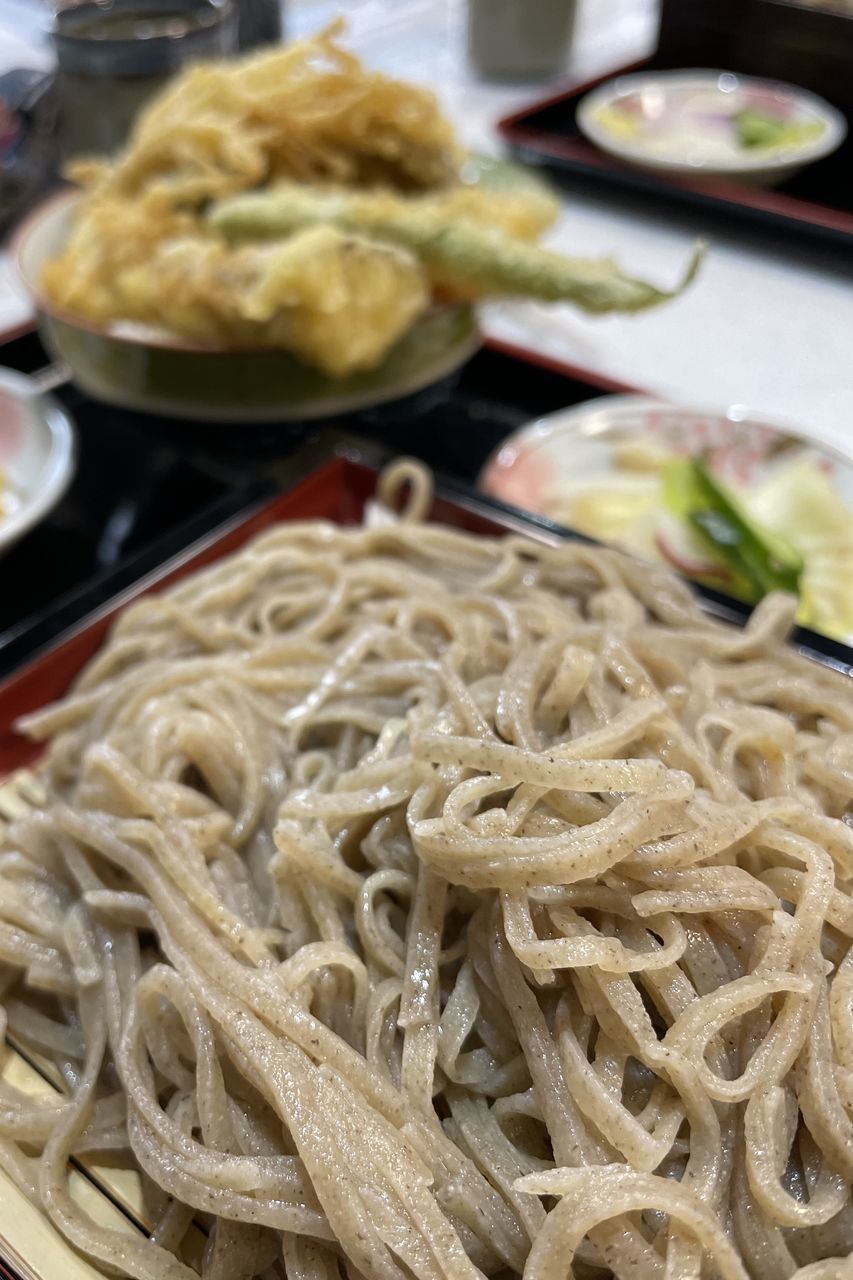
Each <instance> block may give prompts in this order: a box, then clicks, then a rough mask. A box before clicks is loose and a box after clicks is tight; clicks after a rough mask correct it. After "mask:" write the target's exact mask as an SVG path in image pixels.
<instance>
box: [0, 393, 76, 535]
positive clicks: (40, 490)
mask: <svg viewBox="0 0 853 1280" xmlns="http://www.w3.org/2000/svg"><path fill="white" fill-rule="evenodd" d="M0 471H2V476H3V481H2V486H0V551H5V550H6V549H7V548H8V547H10V546H11V545H12V543H14V542H17V540H18V538H20V537H21V536H22V535H23V534H24V533H26V532H27V530H28V529H31V528H32V527H33V525H35V524H38V522H39V521H40V520H43V519H44V517H45V516H46V515H47V514H48V512H49V511H51V510H52V508H53V507H55V506H56V504H57V502H58V501H59V499H60V498H61V497H62V495H63V493H64V492H65V490H66V488H67V486H68V482H69V480H70V479H71V476H72V475H73V472H74V429H73V427H72V425H71V421H70V419H69V418H68V416H67V414H66V413H65V411H64V410H63V409H62V408H60V406H59V404H58V403H57V401H55V400H54V399H53V398H52V397H51V396H49V395H44V394H42V393H41V392H40V391H39V390H38V387H37V386H36V384H35V382H34V381H33V380H32V379H31V378H27V377H25V376H24V375H23V374H20V373H15V372H13V371H12V370H11V369H0Z"/></svg>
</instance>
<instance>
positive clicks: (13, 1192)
mask: <svg viewBox="0 0 853 1280" xmlns="http://www.w3.org/2000/svg"><path fill="white" fill-rule="evenodd" d="M377 476H378V469H377V467H375V466H373V465H370V464H369V463H367V462H365V461H363V460H361V459H359V458H353V457H347V456H340V457H336V458H333V459H332V460H331V461H329V462H326V463H325V464H324V465H322V466H321V467H319V468H318V469H317V470H315V471H312V472H311V473H310V474H309V475H308V476H307V477H306V478H305V479H304V480H302V481H301V482H299V483H297V484H296V485H295V486H294V487H293V488H292V489H290V490H288V491H287V492H286V493H283V494H281V495H279V496H278V497H276V498H274V499H273V500H272V501H270V502H267V503H266V504H265V505H264V506H262V507H259V508H257V509H254V510H252V511H250V512H248V513H247V514H245V515H244V516H242V517H240V518H239V519H238V520H236V521H233V522H232V523H231V524H230V525H229V526H227V527H226V528H224V529H220V530H219V531H218V532H216V533H214V534H211V535H209V536H208V537H207V538H206V539H205V540H203V541H202V542H201V543H196V544H195V545H194V546H192V547H190V548H188V549H187V550H185V551H184V552H182V553H181V554H180V555H179V556H177V557H175V558H174V559H172V560H170V561H168V562H167V563H166V564H164V565H163V566H162V567H161V569H159V570H158V571H157V572H155V573H153V574H150V575H149V576H148V577H147V578H144V579H142V580H141V581H140V582H138V583H137V584H136V585H135V586H134V587H132V588H130V589H129V590H128V591H126V592H124V593H123V594H122V595H121V596H120V597H118V598H117V599H115V600H113V601H112V602H110V603H109V604H107V605H106V606H104V608H103V609H101V610H100V611H99V612H98V613H97V614H95V615H94V616H90V617H89V618H88V619H86V620H85V621H84V622H83V623H82V624H81V626H80V627H79V628H78V629H77V630H75V631H74V632H72V633H71V634H68V635H66V636H65V637H64V638H62V639H60V640H59V641H58V642H57V643H55V644H54V645H53V646H52V647H51V648H50V649H48V650H46V651H45V652H44V653H43V654H42V655H41V656H39V657H37V658H36V659H34V660H33V661H32V662H30V663H29V664H28V665H26V666H24V667H23V668H21V669H20V670H19V671H18V672H17V673H16V674H15V675H13V676H11V677H9V678H8V679H7V680H5V681H4V682H3V683H2V685H0V776H2V775H5V774H8V773H13V772H14V773H15V775H16V777H17V778H19V779H20V778H22V777H24V776H26V772H27V771H26V769H25V766H26V765H28V764H30V763H32V762H33V760H34V759H35V758H36V756H37V755H38V754H39V751H40V750H41V748H40V747H39V746H38V745H34V744H33V743H31V742H29V741H28V740H27V739H26V738H24V737H23V736H22V735H20V734H18V733H17V732H16V731H15V727H14V725H15V721H16V719H17V717H18V716H21V715H23V714H25V713H27V712H30V711H34V710H36V709H37V708H39V707H41V706H43V705H44V704H45V703H48V702H50V701H52V700H53V699H56V698H59V697H61V696H62V695H63V694H64V693H65V692H66V691H67V690H68V688H69V686H70V685H71V684H72V682H73V681H74V679H75V677H76V676H77V675H78V674H79V673H80V671H81V670H82V668H83V667H84V666H85V664H86V663H87V662H88V660H89V659H90V658H91V657H92V656H93V655H94V654H95V653H96V651H97V650H98V648H99V646H100V645H101V644H102V642H103V640H104V638H105V636H106V634H107V632H108V631H109V628H110V626H111V624H112V622H113V620H114V619H115V617H116V615H117V614H118V613H119V612H120V611H121V609H123V608H124V607H125V606H126V605H127V604H128V603H130V601H132V600H135V599H138V598H139V597H140V596H142V595H144V594H146V593H149V592H157V591H160V590H162V589H163V588H165V587H167V586H169V585H170V584H172V583H174V582H177V581H178V580H179V579H181V578H183V577H186V576H187V575H188V574H190V573H192V572H194V571H195V570H196V569H200V568H202V567H203V566H205V565H209V564H212V563H213V562H214V561H216V560H218V559H220V558H221V557H223V556H225V555H228V554H229V553H231V552H233V551H236V550H238V549H239V548H240V547H242V546H243V545H244V544H245V543H246V542H248V541H249V540H250V539H251V538H253V537H255V536H256V535H257V534H259V533H261V532H262V531H263V530H264V529H267V528H270V527H271V526H273V525H275V524H277V523H280V522H282V521H287V520H306V519H324V520H331V521H334V522H335V523H338V524H342V525H353V524H357V523H359V522H361V520H362V517H363V515H364V510H365V505H366V503H367V501H368V500H369V499H370V497H371V496H372V495H373V493H374V491H375V488H376V481H377ZM430 518H431V519H434V520H437V521H441V522H442V523H444V524H448V525H452V526H454V527H456V528H461V529H465V530H468V531H469V532H472V533H482V534H492V535H495V534H502V533H509V532H515V533H525V534H527V535H528V536H532V537H534V538H537V539H539V540H541V541H546V542H550V543H554V542H559V541H561V540H562V539H563V538H565V537H567V536H578V535H572V534H571V531H569V530H564V529H561V528H559V526H557V525H554V524H552V523H551V522H549V521H547V520H544V519H542V518H540V517H536V516H531V515H526V514H525V513H523V512H520V511H516V510H515V509H513V508H511V507H506V506H504V505H503V504H501V503H498V502H494V501H493V500H491V499H486V498H481V497H479V496H477V495H475V494H472V493H471V492H470V491H468V490H466V489H464V488H462V487H458V488H457V487H456V486H454V485H449V484H448V485H444V486H441V487H440V489H439V492H438V495H437V496H436V499H435V501H434V503H433V508H432V511H431V513H430ZM699 594H700V595H702V596H704V599H705V603H706V605H707V607H708V609H709V611H711V612H714V613H716V614H717V615H718V616H721V617H725V618H727V619H729V620H730V621H732V622H734V623H736V624H737V623H738V622H741V621H742V620H743V616H744V612H745V610H744V608H743V606H738V605H737V604H735V603H734V602H732V601H727V600H726V599H725V598H724V597H719V596H715V595H713V594H711V593H704V592H701V591H700V592H699ZM795 643H796V644H797V647H799V648H800V649H801V650H803V651H804V652H806V653H808V654H810V656H812V657H816V658H818V659H820V660H822V661H828V662H830V663H832V664H833V665H836V666H844V667H846V668H848V669H849V668H850V667H851V665H853V652H851V651H850V650H847V649H845V648H844V646H842V645H838V644H836V643H835V642H834V641H829V640H825V639H823V638H822V637H818V636H813V635H811V634H810V633H807V632H800V633H798V634H797V636H795ZM19 770H20V771H21V772H20V773H18V772H17V771H19ZM8 785H9V786H11V785H12V783H9V784H8ZM10 1064H11V1067H12V1068H13V1069H14V1070H16V1071H17V1072H18V1076H17V1077H16V1080H17V1082H18V1087H24V1088H25V1089H27V1090H29V1091H33V1090H34V1091H40V1092H41V1093H43V1094H45V1096H47V1097H48V1098H49V1097H51V1096H53V1094H52V1089H51V1085H50V1084H49V1083H48V1082H47V1081H46V1077H44V1076H41V1077H40V1076H39V1074H38V1072H37V1070H36V1071H34V1070H33V1064H32V1063H30V1062H28V1060H27V1059H25V1058H23V1057H21V1056H20V1054H17V1053H16V1052H15V1048H14V1046H12V1047H11V1048H10V1050H9V1052H8V1053H7V1056H6V1069H7V1070H8V1068H9V1066H10ZM55 1087H56V1086H55V1085H54V1086H53V1088H54V1089H55ZM126 1173H127V1171H125V1174H126ZM77 1175H78V1188H77V1190H78V1194H79V1195H83V1196H85V1197H86V1207H87V1212H89V1213H92V1214H96V1215H107V1220H108V1225H110V1226H111V1227H113V1228H117V1229H121V1230H124V1231H127V1232H130V1233H131V1234H133V1233H134V1232H136V1231H146V1230H147V1226H146V1223H145V1221H144V1217H143V1212H144V1210H143V1208H142V1202H141V1196H140V1194H139V1190H138V1187H137V1186H136V1183H135V1182H133V1176H132V1175H131V1182H130V1183H129V1182H128V1180H127V1177H125V1178H124V1180H123V1181H121V1182H120V1183H119V1182H117V1181H116V1177H117V1175H116V1173H115V1171H114V1170H112V1169H110V1168H109V1167H100V1166H95V1165H92V1164H91V1163H89V1164H84V1165H81V1166H80V1167H79V1168H78V1170H77ZM110 1215H111V1216H110ZM202 1244H203V1241H202ZM3 1255H5V1257H4V1256H3ZM12 1259H15V1261H12ZM99 1274H100V1273H99V1272H97V1271H96V1270H95V1269H94V1268H92V1267H91V1266H89V1265H88V1264H86V1263H85V1262H83V1261H82V1259H80V1258H79V1257H78V1256H77V1255H75V1254H73V1253H72V1252H71V1251H70V1249H69V1248H68V1246H67V1245H65V1243H64V1242H63V1241H61V1239H60V1238H59V1237H58V1236H56V1235H55V1234H54V1232H53V1228H52V1227H50V1226H49V1224H47V1223H46V1222H45V1221H44V1219H43V1218H42V1217H41V1215H40V1213H39V1212H38V1210H36V1209H35V1208H34V1207H33V1206H32V1205H30V1204H29V1202H28V1201H26V1200H25V1199H24V1197H23V1196H22V1194H21V1193H20V1192H19V1191H18V1190H17V1189H16V1188H14V1187H12V1185H11V1184H10V1183H7V1181H6V1179H5V1177H4V1176H3V1175H2V1172H0V1280H22V1278H25V1280H56V1277H57V1276H63V1277H66V1276H67V1277H69V1280H97V1276H98V1275H99Z"/></svg>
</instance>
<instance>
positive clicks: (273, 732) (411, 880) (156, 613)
mask: <svg viewBox="0 0 853 1280" xmlns="http://www.w3.org/2000/svg"><path fill="white" fill-rule="evenodd" d="M404 482H405V485H406V486H408V494H409V497H408V506H407V508H406V509H405V510H404V512H403V514H402V516H401V517H400V518H399V519H394V518H391V517H390V515H388V514H387V512H388V510H389V509H390V508H392V507H393V506H394V502H395V499H396V498H399V497H400V496H401V492H402V489H403V487H404ZM381 494H382V495H383V496H384V499H385V506H384V507H379V508H377V509H376V512H375V514H377V515H379V516H381V514H382V511H385V512H386V514H385V516H384V518H379V519H373V520H372V521H368V525H367V527H365V528H361V529H341V528H338V527H336V526H333V525H331V524H325V523H306V524H288V525H283V526H279V527H277V528H275V529H274V530H273V531H272V532H269V533H266V534H264V535H263V536H262V537H260V538H258V539H257V541H255V542H253V543H252V544H251V545H250V546H248V547H247V548H246V549H245V550H243V551H241V552H240V553H239V554H238V555H235V556H233V557H231V558H230V559H227V560H223V561H221V562H220V563H218V564H216V565H215V567H213V568H210V569H207V570H205V571H204V572H202V573H199V574H197V575H196V576H194V577H192V578H191V579H188V580H186V581H184V582H183V583H181V584H180V585H179V586H177V587H176V588H173V589H172V590H170V591H168V592H167V593H166V594H164V595H162V596H158V597H149V598H146V599H143V600H142V601H141V602H140V603H137V604H135V605H133V607H131V608H129V609H127V611H126V612H125V613H124V615H123V616H122V617H121V619H120V620H119V622H118V624H117V625H116V626H115V628H114V630H113V632H112V636H111V638H110V640H109V642H108V644H107V645H106V646H105V648H104V649H103V651H102V652H101V654H100V656H99V657H98V658H97V659H96V660H95V661H94V662H93V663H92V664H91V665H90V666H89V667H88V668H87V670H86V671H85V672H84V674H83V675H82V677H81V678H80V679H79V681H78V682H77V685H76V687H75V689H74V691H73V692H72V693H71V694H70V696H69V697H67V698H66V699H65V700H64V701H63V702H61V703H59V704H58V705H56V706H52V707H49V708H47V709H46V710H44V711H41V712H39V713H38V714H36V715H33V716H31V717H30V718H29V720H28V722H27V728H28V731H29V732H30V734H32V735H33V736H34V737H36V738H39V739H46V740H49V742H50V747H49V752H48V755H47V762H46V764H45V766H44V778H45V783H46V787H47V792H48V801H47V803H46V805H45V806H44V808H43V809H41V810H39V811H38V812H35V813H33V814H32V815H31V816H29V817H27V818H25V819H21V820H20V821H18V822H16V823H14V824H12V825H11V826H10V828H9V829H8V832H7V834H6V837H5V845H4V852H3V853H2V859H1V860H0V902H2V908H1V909H0V910H1V911H2V923H1V924H0V954H2V976H3V985H4V988H5V991H4V1004H5V1015H6V1018H7V1020H8V1029H9V1033H10V1035H11V1036H12V1037H13V1039H14V1042H15V1043H16V1044H20V1045H22V1046H24V1047H25V1048H26V1047H29V1049H30V1050H31V1051H32V1052H37V1053H41V1054H42V1055H45V1056H50V1057H52V1058H53V1059H55V1060H56V1061H57V1062H58V1063H59V1064H60V1066H61V1069H62V1074H63V1076H64V1079H65V1081H66V1085H67V1093H66V1094H65V1095H64V1096H63V1095H61V1094H56V1095H55V1097H54V1098H53V1099H48V1101H44V1100H43V1099H42V1100H35V1101H34V1100H32V1099H28V1098H27V1097H25V1096H23V1095H21V1094H17V1093H16V1092H15V1090H14V1089H13V1088H12V1087H11V1086H10V1085H8V1084H3V1085H2V1097H0V1103H2V1109H1V1110H0V1135H1V1136H2V1150H0V1159H2V1166H3V1168H4V1169H5V1170H6V1171H7V1172H9V1173H10V1174H11V1175H12V1176H13V1177H14V1178H15V1179H16V1180H17V1181H18V1183H19V1184H20V1185H21V1186H22V1187H23V1188H24V1189H25V1191H26V1192H27V1193H28V1194H29V1195H30V1196H31V1197H32V1198H33V1199H34V1200H36V1201H37V1202H39V1203H40V1204H42V1205H43V1207H44V1209H45V1210H46V1212H47V1214H48V1215H49V1216H50V1218H51V1220H52V1222H53V1223H54V1224H55V1226H56V1227H57V1228H58V1229H59V1231H61V1232H62V1234H63V1235H64V1236H65V1237H67V1239H68V1240H70V1241H71V1242H73V1244H74V1245H75V1246H76V1247H77V1248H78V1249H79V1250H81V1251H82V1252H83V1253H84V1254H86V1255H88V1256H89V1258H91V1259H92V1260H93V1261H94V1262H95V1264H96V1265H97V1266H99V1267H101V1268H103V1269H104V1270H105V1271H107V1272H116V1271H117V1272H119V1273H121V1274H126V1275H130V1276H138V1277H145V1278H146V1280H148V1278H151V1280H154V1278H156V1280H165V1278H166V1277H168V1278H169V1280H178V1277H184V1278H188V1277H191V1276H193V1275H194V1274H196V1273H195V1272H194V1271H193V1270H192V1269H191V1268H190V1266H189V1264H188V1263H187V1262H186V1261H183V1260H182V1252H183V1251H184V1250H185V1248H186V1242H185V1236H186V1234H187V1231H188V1228H189V1226H190V1223H191V1221H195V1222H196V1223H200V1224H201V1225H202V1227H203V1228H204V1230H206V1232H207V1233H208V1243H207V1247H206V1253H205V1258H204V1263H203V1270H202V1274H203V1275H204V1276H205V1277H207V1278H209V1280H250V1277H254V1276H261V1277H264V1278H265V1280H271V1278H272V1277H283V1276H286V1277H288V1280H341V1277H346V1278H347V1280H404V1278H405V1280H411V1278H412V1277H416V1278H417V1280H473V1278H474V1277H480V1276H484V1275H485V1276H495V1277H503V1278H505V1280H508V1278H509V1277H519V1276H523V1277H524V1278H525V1280H566V1277H567V1276H570V1275H577V1276H588V1277H604V1276H610V1275H613V1276H619V1277H628V1278H635V1277H636V1278H638V1280H640V1278H641V1280H647V1278H648V1280H687V1278H689V1277H697V1278H698V1277H700V1276H702V1277H721V1278H722V1280H739V1278H741V1277H759V1278H761V1280H765V1278H766V1280H780V1278H783V1277H790V1276H797V1277H799V1280H807V1278H808V1280H830V1278H834V1277H839V1278H840V1277H843V1276H849V1275H851V1266H853V1263H848V1262H845V1261H844V1259H845V1258H847V1257H848V1255H853V1205H851V1197H850V1181H851V1176H853V1016H851V1003H852V1002H853V951H852V950H851V940H853V898H851V876H853V831H851V829H850V827H849V826H848V825H847V822H846V820H845V819H846V817H847V814H848V808H849V805H850V801H851V796H853V699H851V697H850V691H849V683H848V678H847V677H845V676H843V675H841V674H839V673H836V672H832V671H829V670H827V669H824V668H821V667H819V666H817V665H815V664H811V663H809V662H808V661H807V660H805V659H803V658H801V657H799V656H797V655H796V654H794V653H793V652H791V651H790V650H789V649H787V648H786V647H785V645H784V634H785V631H786V628H787V627H788V625H789V623H790V619H791V616H792V610H793V604H792V602H791V601H789V600H787V599H782V598H771V599H769V600H767V601H765V602H764V604H763V605H762V606H761V607H760V608H759V609H758V610H757V611H756V613H755V615H754V617H753V619H752V621H751V623H750V625H749V626H748V627H747V628H746V630H745V631H744V632H740V631H737V630H733V629H729V628H726V627H725V626H723V625H721V624H714V623H712V622H709V621H708V620H706V619H705V618H704V617H703V615H702V613H701V612H700V610H699V608H698V607H697V605H696V604H695V603H694V600H693V598H692V596H691V594H690V592H689V590H688V589H687V588H686V587H685V586H684V585H682V584H681V583H680V582H678V581H676V580H675V579H674V578H672V577H671V576H669V575H668V574H667V573H666V572H664V571H662V570H658V569H655V568H651V567H647V566H643V565H641V564H639V563H635V562H633V561H632V560H630V559H628V558H626V557H623V556H621V555H619V554H616V553H609V552H606V551H603V550H598V549H594V548H590V547H587V546H583V545H576V544H571V543H570V544H566V545H561V546H559V547H547V546H540V545H535V544H533V543H531V542H528V541H524V540H522V539H521V538H515V537H509V538H507V539H505V540H502V541H500V540H494V541H493V540H489V539H486V538H483V537H475V536H472V535H468V534H462V533H459V532H454V531H453V530H451V529H448V528H442V527H439V526H423V525H421V524H420V523H419V522H418V521H419V518H420V517H421V516H422V515H423V514H424V512H425V510H426V508H427V505H428V502H429V481H428V479H427V478H425V476H424V474H423V473H422V472H420V471H418V470H417V469H415V468H413V467H412V466H410V465H398V467H397V469H395V470H394V471H393V472H391V473H386V476H385V479H384V484H383V487H382V488H381ZM105 1151H106V1152H109V1153H111V1158H112V1159H113V1160H118V1161H120V1160H121V1159H123V1158H125V1159H127V1160H128V1161H132V1162H133V1163H134V1164H135V1165H136V1166H138V1167H139V1169H141V1170H142V1173H143V1179H144V1185H145V1188H146V1194H147V1197H148V1205H149V1210H150V1214H151V1221H152V1230H151V1238H150V1239H145V1238H144V1237H143V1236H142V1235H139V1236H138V1237H131V1236H128V1235H127V1234H125V1233H118V1232H111V1231H110V1230H106V1229H104V1228H102V1227H99V1226H98V1225H96V1224H95V1223H94V1222H93V1221H91V1220H90V1219H89V1218H87V1216H86V1213H85V1211H84V1210H83V1209H82V1208H81V1207H80V1206H79V1205H78V1204H77V1203H76V1202H75V1200H74V1199H73V1198H72V1197H71V1195H70V1194H69V1174H70V1171H71V1161H72V1158H73V1157H75V1156H77V1157H81V1158H83V1159H84V1160H85V1159H86V1158H88V1157H89V1156H92V1155H93V1154H97V1153H102V1152H105ZM122 1153H125V1156H123V1155H122Z"/></svg>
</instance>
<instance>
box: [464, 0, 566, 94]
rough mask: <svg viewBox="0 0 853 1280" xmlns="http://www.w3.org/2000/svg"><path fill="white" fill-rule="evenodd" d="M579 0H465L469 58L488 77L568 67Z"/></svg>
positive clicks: (540, 74) (533, 76) (528, 76)
mask: <svg viewBox="0 0 853 1280" xmlns="http://www.w3.org/2000/svg"><path fill="white" fill-rule="evenodd" d="M576 11H577V0H468V60H469V61H470V63H471V65H472V66H473V67H474V69H475V70H476V71H477V72H479V74H480V75H481V76H483V77H484V78H485V79H487V80H539V79H546V78H548V77H550V76H556V75H559V74H560V72H561V71H564V70H565V69H566V64H567V62H568V58H569V46H570V44H571V39H572V33H573V30H574V24H575V15H576Z"/></svg>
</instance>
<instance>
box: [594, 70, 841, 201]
mask: <svg viewBox="0 0 853 1280" xmlns="http://www.w3.org/2000/svg"><path fill="white" fill-rule="evenodd" d="M745 111H751V112H755V113H758V114H759V115H760V116H763V117H771V118H773V119H776V120H779V121H780V123H784V124H787V125H791V126H792V127H794V128H796V129H799V128H800V126H802V128H803V132H802V133H801V134H800V135H799V136H797V135H794V136H793V137H792V138H791V139H789V140H788V141H787V142H779V143H774V144H772V145H767V146H764V145H762V146H744V145H743V144H742V143H741V142H740V141H739V133H738V118H739V117H740V116H741V113H742V112H745ZM577 122H578V126H579V128H580V129H581V130H582V132H583V133H585V134H586V136H587V137H588V138H589V139H590V141H592V142H594V143H595V144H596V146H598V147H600V148H601V150H602V151H606V152H608V153H609V154H610V155H613V156H616V157H617V158H618V159H620V160H625V161H627V162H628V163H629V164H632V165H636V166H638V167H641V168H644V169H651V170H654V171H655V172H657V173H663V174H671V175H673V176H680V177H693V178H701V179H726V178H728V179H735V180H738V181H741V182H748V183H752V184H756V185H763V186H771V185H774V184H775V183H778V182H782V181H784V180H785V179H786V178H790V177H791V175H792V174H794V173H795V172H796V171H797V170H798V169H801V168H802V167H803V166H804V165H807V164H811V163H812V162H813V161H815V160H819V159H821V158H822V157H823V156H827V155H829V154H830V153H831V152H832V151H835V150H836V148H837V147H839V146H840V145H841V143H842V142H843V141H844V139H845V137H846V136H847V121H846V120H845V118H844V116H843V115H842V114H841V113H840V112H839V111H836V109H835V107H832V106H830V105H829V103H828V102H825V101H824V100H823V98H818V97H817V96H816V95H815V94H813V93H808V92H807V91H806V90H805V89H799V88H797V87H796V86H795V85H789V84H781V83H779V82H777V81H773V80H758V79H754V78H752V77H750V76H739V75H735V74H734V73H732V72H730V71H648V72H639V73H638V74H636V75H631V76H620V77H618V79H616V80H609V81H608V82H607V83H606V84H603V85H600V86H599V88H597V89H593V90H592V92H591V93H588V94H587V95H586V97H585V98H583V100H582V101H581V103H580V106H579V107H578V112H577Z"/></svg>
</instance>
